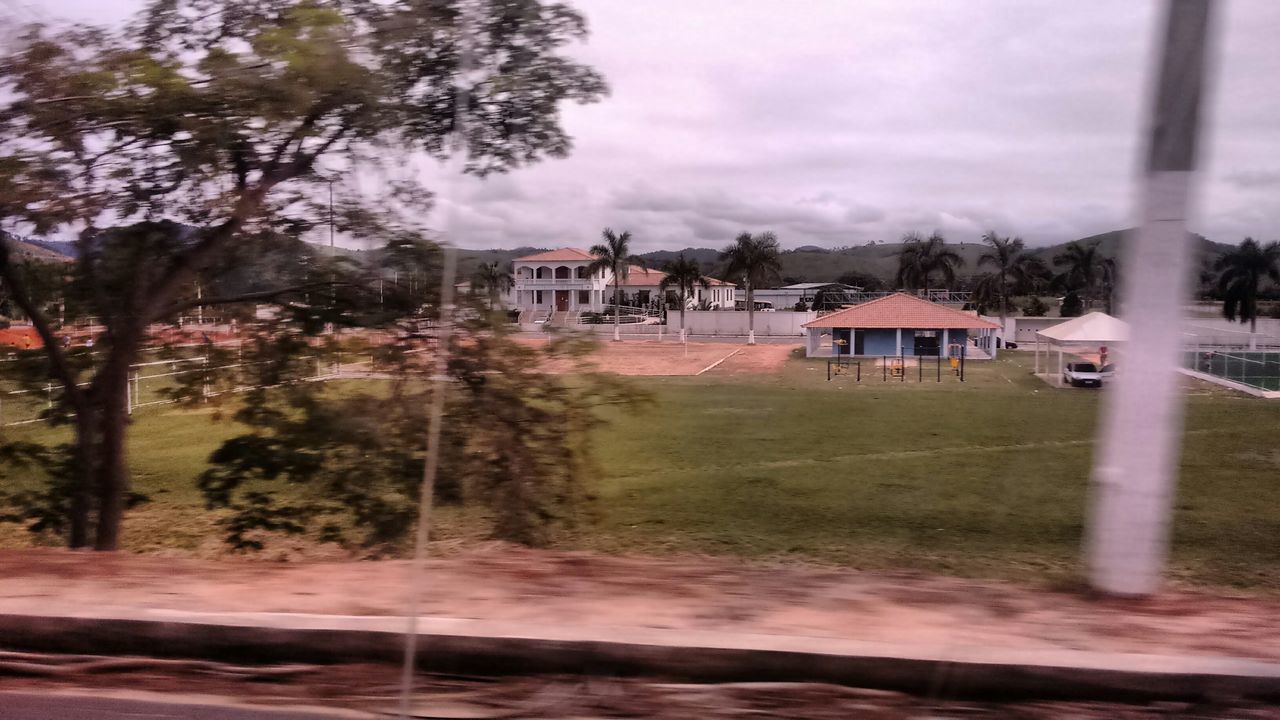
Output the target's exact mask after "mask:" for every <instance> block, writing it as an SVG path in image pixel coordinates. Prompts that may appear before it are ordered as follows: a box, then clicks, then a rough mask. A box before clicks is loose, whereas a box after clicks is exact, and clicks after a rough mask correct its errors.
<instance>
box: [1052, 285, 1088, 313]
mask: <svg viewBox="0 0 1280 720" xmlns="http://www.w3.org/2000/svg"><path fill="white" fill-rule="evenodd" d="M1058 314H1059V315H1061V316H1062V317H1079V316H1080V315H1083V314H1084V301H1083V300H1081V299H1080V294H1079V293H1077V292H1076V291H1074V290H1072V291H1071V292H1068V293H1067V294H1066V295H1064V296H1063V297H1062V307H1060V308H1059V309H1058Z"/></svg>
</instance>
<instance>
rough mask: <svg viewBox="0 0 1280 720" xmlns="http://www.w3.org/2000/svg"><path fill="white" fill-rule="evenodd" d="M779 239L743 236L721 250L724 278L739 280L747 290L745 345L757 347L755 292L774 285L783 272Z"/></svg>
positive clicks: (769, 234) (770, 236)
mask: <svg viewBox="0 0 1280 720" xmlns="http://www.w3.org/2000/svg"><path fill="white" fill-rule="evenodd" d="M778 252H779V249H778V237H777V236H776V235H774V234H773V233H772V232H762V233H759V234H757V235H752V234H751V233H746V232H744V233H742V234H740V235H738V237H737V238H735V239H734V241H733V244H732V245H730V246H729V247H727V248H725V249H724V250H721V251H720V259H721V260H722V261H724V262H725V269H724V275H725V278H726V279H729V280H731V281H733V280H738V279H739V278H741V280H742V284H743V286H744V287H745V289H746V291H747V344H748V345H755V344H756V301H755V297H756V296H755V289H756V288H757V287H760V286H761V285H764V284H767V283H769V282H776V281H777V279H778V277H779V274H780V272H781V270H782V262H781V261H780V260H779V259H778Z"/></svg>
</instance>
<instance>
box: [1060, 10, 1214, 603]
mask: <svg viewBox="0 0 1280 720" xmlns="http://www.w3.org/2000/svg"><path fill="white" fill-rule="evenodd" d="M1210 7H1211V3H1210V2H1208V0H1168V2H1167V3H1166V5H1165V8H1166V13H1165V26H1164V36H1163V43H1162V47H1161V50H1160V65H1159V67H1160V75H1159V78H1158V79H1157V86H1156V94H1155V98H1154V106H1153V108H1152V115H1151V126H1150V132H1151V135H1150V140H1149V145H1148V149H1147V150H1148V152H1147V158H1146V164H1145V168H1144V173H1145V177H1144V182H1143V185H1142V189H1141V194H1140V202H1141V205H1142V210H1141V212H1142V226H1141V227H1139V228H1138V230H1137V232H1136V233H1134V234H1133V235H1132V236H1131V237H1129V238H1127V239H1126V242H1125V243H1124V244H1123V247H1122V256H1121V262H1120V264H1121V266H1122V267H1125V268H1128V269H1129V274H1128V275H1127V276H1126V281H1125V283H1124V286H1123V288H1122V293H1123V297H1122V302H1121V305H1120V307H1121V309H1122V312H1123V313H1124V314H1125V315H1126V316H1127V317H1128V319H1129V327H1130V332H1129V342H1128V345H1127V348H1126V357H1125V364H1126V365H1127V366H1128V367H1129V368H1130V369H1131V372H1125V373H1122V374H1120V375H1117V376H1116V381H1115V383H1114V385H1113V387H1112V388H1111V391H1110V392H1109V393H1107V394H1106V395H1105V396H1104V398H1103V408H1102V410H1103V412H1102V421H1101V423H1100V425H1099V447H1098V452H1097V454H1096V455H1095V456H1094V457H1095V464H1094V468H1093V485H1092V489H1091V490H1092V493H1091V504H1092V507H1091V512H1090V516H1089V522H1088V527H1087V533H1086V541H1085V549H1086V555H1087V558H1088V564H1089V581H1090V583H1091V584H1092V585H1093V587H1094V588H1096V589H1098V590H1100V591H1102V592H1105V593H1110V594H1115V595H1130V596H1132V595H1147V594H1150V593H1152V592H1155V591H1156V590H1157V589H1158V587H1159V583H1160V575H1161V572H1162V570H1163V567H1164V563H1165V560H1166V558H1167V555H1168V546H1169V525H1170V515H1171V512H1172V506H1173V492H1174V486H1175V481H1176V478H1177V469H1178V466H1177V462H1178V449H1179V446H1180V441H1181V431H1182V398H1181V396H1180V394H1179V390H1178V373H1177V359H1178V353H1179V350H1180V345H1181V334H1180V325H1181V308H1182V304H1183V303H1184V302H1185V300H1186V297H1187V291H1188V284H1189V276H1190V271H1191V265H1192V263H1191V255H1192V246H1191V241H1190V237H1189V236H1188V234H1187V215H1188V209H1189V206H1190V204H1191V202H1190V201H1191V193H1192V180H1193V176H1194V171H1195V166H1196V141H1197V138H1198V135H1199V120H1200V104H1201V102H1200V101H1201V97H1202V95H1203V94H1204V76H1205V70H1206V66H1207V61H1208V54H1207V51H1206V45H1207V40H1208V34H1209V22H1210V10H1209V8H1210Z"/></svg>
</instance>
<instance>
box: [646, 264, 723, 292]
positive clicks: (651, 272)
mask: <svg viewBox="0 0 1280 720" xmlns="http://www.w3.org/2000/svg"><path fill="white" fill-rule="evenodd" d="M665 275H666V273H664V272H662V271H661V270H657V269H654V268H644V267H640V266H639V265H632V266H631V269H630V270H629V271H628V272H627V279H626V280H623V281H622V287H633V286H639V287H657V286H658V283H661V282H662V278H663V277H664V276H665ZM703 279H704V280H706V281H707V284H708V285H710V286H712V287H715V286H717V285H728V284H729V283H727V282H724V281H723V280H717V279H715V278H713V277H706V276H703Z"/></svg>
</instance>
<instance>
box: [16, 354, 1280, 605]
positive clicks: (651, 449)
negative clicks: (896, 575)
mask: <svg viewBox="0 0 1280 720" xmlns="http://www.w3.org/2000/svg"><path fill="white" fill-rule="evenodd" d="M1029 362H1030V358H1029V357H1027V358H1022V357H1019V356H1017V355H1014V354H1011V353H1006V354H1005V355H1003V356H1002V357H1001V359H1000V360H997V361H994V362H989V363H976V362H975V363H971V364H970V365H969V373H968V376H967V380H968V382H965V383H963V384H961V383H959V382H957V381H956V380H955V379H954V378H953V377H950V376H944V381H943V382H942V383H936V382H932V381H928V380H926V382H924V383H917V382H916V381H915V374H914V373H911V377H910V381H909V382H889V383H885V382H883V381H881V379H880V377H879V375H878V374H872V375H871V376H870V377H867V376H864V380H863V382H861V383H856V382H854V380H853V378H852V377H847V376H843V377H839V378H837V379H835V380H834V381H832V382H828V381H827V380H826V364H825V361H807V360H804V359H803V358H795V359H792V360H790V361H788V362H787V363H786V364H785V365H784V367H783V368H782V369H781V370H780V371H778V372H774V373H767V374H756V375H743V374H740V373H728V372H726V373H719V372H718V371H712V372H709V373H706V374H704V375H702V376H699V377H672V378H642V379H637V382H641V383H643V384H644V385H645V386H647V387H649V388H651V389H652V390H653V391H654V392H655V393H656V395H657V399H658V402H657V403H656V404H655V405H654V407H653V408H652V409H650V410H648V411H646V412H643V413H626V414H619V415H618V416H617V417H613V418H611V420H612V421H613V422H612V424H611V425H610V426H609V427H608V428H606V429H604V430H602V431H601V432H600V435H599V438H598V440H599V442H598V445H597V447H598V450H599V457H600V461H601V465H602V467H603V470H604V476H603V477H602V478H601V480H600V484H599V487H598V488H597V490H598V494H599V497H600V499H599V502H598V504H597V505H598V507H597V510H598V515H599V519H598V520H597V521H596V522H593V523H590V524H586V525H583V526H581V527H580V528H579V529H577V530H575V531H574V532H573V533H572V534H571V535H570V536H569V537H566V538H565V539H564V541H563V544H564V545H565V546H566V547H580V548H588V549H595V550H603V551H609V552H635V553H670V552H699V553H713V554H731V555H740V556H745V557H752V558H775V559H776V558H784V559H789V558H794V559H800V560H805V561H818V562H825V563H833V564H838V565H842V566H851V567H860V568H874V569H890V568H892V569H904V570H923V571H930V572H942V573H954V574H964V575H978V576H989V577H1006V578H1014V579H1023V580H1036V581H1046V580H1048V581H1068V580H1070V579H1071V578H1073V577H1075V576H1076V575H1078V573H1079V564H1078V558H1079V554H1080V550H1079V547H1080V538H1081V532H1082V518H1083V510H1084V507H1085V502H1086V487H1087V477H1088V472H1089V466H1090V457H1091V453H1092V449H1093V444H1092V443H1093V432H1094V417H1095V414H1096V412H1097V406H1098V399H1099V397H1100V395H1101V394H1100V393H1099V392H1098V391H1096V390H1079V389H1053V388H1050V387H1048V386H1046V385H1045V384H1044V383H1043V382H1041V381H1039V380H1036V379H1035V378H1033V377H1032V376H1031V375H1030V367H1029ZM930 370H932V368H931V367H928V366H926V368H925V375H926V378H927V377H928V375H929V371H930ZM1188 395H1189V398H1188V402H1189V413H1188V418H1187V432H1186V436H1185V441H1184V446H1183V449H1184V455H1183V461H1182V469H1183V473H1182V480H1181V486H1180V489H1179V496H1178V502H1177V519H1176V528H1175V549H1174V559H1173V564H1174V568H1173V575H1174V576H1175V577H1177V578H1179V579H1181V580H1184V581H1186V582H1190V583H1194V584H1209V585H1231V586H1239V587H1252V588H1257V589H1269V590H1277V589H1280V572H1277V570H1278V569H1280V482H1277V479H1276V478H1277V475H1278V471H1280V448H1278V447H1277V446H1276V444H1275V430H1276V428H1277V427H1280V405H1278V404H1275V403H1269V402H1267V401H1263V400H1257V399H1253V398H1247V397H1244V396H1241V395H1237V394H1234V393H1230V392H1227V391H1224V390H1221V389H1220V388H1216V387H1214V386H1209V385H1204V384H1199V383H1196V384H1193V385H1189V386H1188ZM136 420H137V424H136V426H135V428H134V432H133V433H132V438H133V439H132V445H131V448H130V461H131V463H132V466H133V468H134V473H135V481H136V485H137V487H138V489H139V490H141V491H143V492H145V493H148V494H149V495H151V497H152V499H153V502H152V503H151V504H149V505H147V506H145V507H144V508H141V509H139V510H137V511H135V512H134V513H133V514H132V515H131V517H130V518H129V520H128V521H127V526H126V545H127V546H128V547H129V548H131V549H136V550H157V549H167V548H176V549H182V550H186V551H201V552H205V553H207V552H212V551H215V550H216V549H217V547H218V546H217V538H216V527H215V521H216V517H215V516H212V515H210V514H209V513H206V512H205V511H204V510H203V509H202V506H201V504H200V499H199V496H198V494H197V492H196V491H195V489H194V484H193V480H192V479H193V477H194V476H195V474H196V473H198V472H199V470H200V469H201V468H202V467H203V462H204V458H205V457H206V456H207V455H208V453H209V451H210V450H212V449H213V447H215V446H216V444H217V443H218V442H219V441H220V440H221V439H222V438H224V437H227V436H229V435H230V434H233V433H234V432H235V428H234V426H232V425H230V424H229V423H213V422H212V421H211V419H210V417H209V416H208V415H202V414H198V413H191V412H175V411H173V410H169V409H164V408H157V409H149V410H146V411H143V412H140V413H139V414H138V415H137V416H136ZM9 430H10V431H12V433H31V434H36V435H41V434H45V433H47V431H46V430H43V429H42V428H39V427H37V426H26V427H23V428H10V429H9ZM441 520H442V522H441V525H440V527H441V535H442V537H444V538H446V539H448V540H451V541H454V542H460V541H462V540H463V539H464V538H470V537H474V536H475V527H474V525H473V524H472V523H470V522H469V521H468V518H467V515H466V514H464V513H461V512H459V511H457V510H454V509H445V510H444V511H443V512H442V518H441ZM0 527H4V526H0ZM23 541H24V538H23V536H22V534H21V533H20V532H18V531H17V529H16V527H14V526H8V527H7V528H5V529H3V530H0V542H4V543H8V544H12V543H16V542H23Z"/></svg>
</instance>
